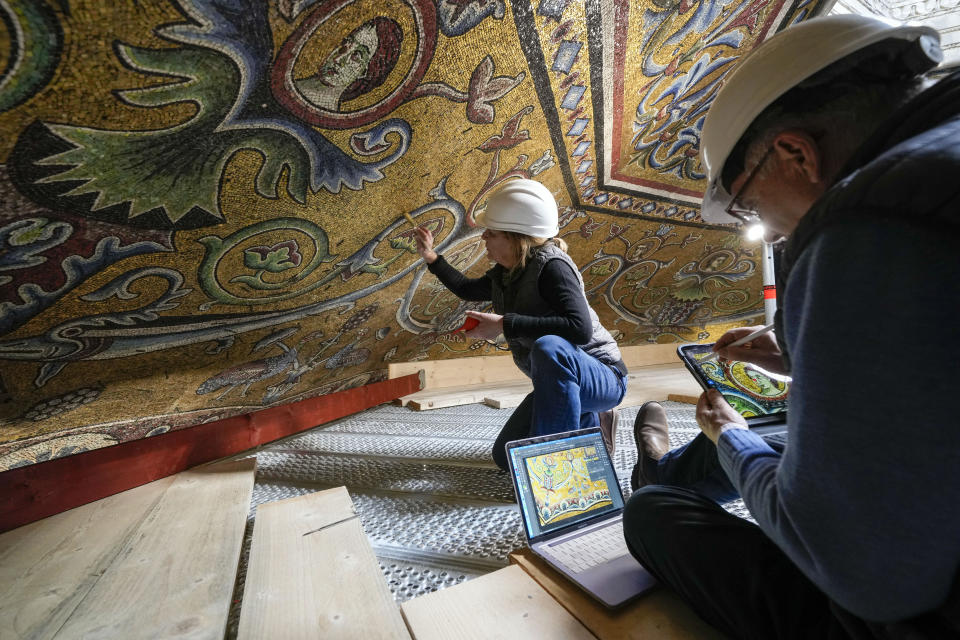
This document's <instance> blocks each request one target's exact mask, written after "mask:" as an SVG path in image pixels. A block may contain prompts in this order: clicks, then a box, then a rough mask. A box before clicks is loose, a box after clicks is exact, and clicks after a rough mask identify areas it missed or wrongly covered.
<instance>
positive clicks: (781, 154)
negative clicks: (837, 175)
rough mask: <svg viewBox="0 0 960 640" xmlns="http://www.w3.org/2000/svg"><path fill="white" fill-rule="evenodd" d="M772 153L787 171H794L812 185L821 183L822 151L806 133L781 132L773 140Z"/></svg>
mask: <svg viewBox="0 0 960 640" xmlns="http://www.w3.org/2000/svg"><path fill="white" fill-rule="evenodd" d="M773 152H774V153H775V154H776V155H777V158H778V159H779V161H780V166H781V167H784V168H785V169H786V170H787V171H796V172H797V173H798V174H799V175H802V176H803V177H804V179H806V180H808V181H809V182H810V183H812V184H817V183H819V182H822V181H823V177H824V176H823V157H822V150H821V148H820V145H818V144H817V141H816V140H815V139H814V138H813V136H811V135H810V134H809V133H807V132H806V131H802V130H800V129H787V130H786V131H781V132H780V133H779V134H777V137H776V138H774V139H773Z"/></svg>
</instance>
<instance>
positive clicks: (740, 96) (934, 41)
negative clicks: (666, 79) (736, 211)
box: [700, 14, 942, 223]
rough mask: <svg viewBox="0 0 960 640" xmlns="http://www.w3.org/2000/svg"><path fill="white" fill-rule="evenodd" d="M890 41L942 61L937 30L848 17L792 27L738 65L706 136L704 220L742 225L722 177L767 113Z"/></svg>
mask: <svg viewBox="0 0 960 640" xmlns="http://www.w3.org/2000/svg"><path fill="white" fill-rule="evenodd" d="M888 39H896V40H910V41H918V42H919V44H920V46H921V47H923V50H924V53H926V54H927V55H928V56H929V57H930V59H931V61H932V63H931V64H930V65H929V67H933V66H935V64H936V62H937V61H939V59H940V58H938V55H939V56H941V57H942V54H940V52H939V46H940V35H939V34H938V33H937V31H936V30H935V29H932V28H930V27H924V26H914V25H899V24H896V25H892V24H891V23H889V22H884V21H883V20H880V19H877V18H868V17H866V16H858V15H852V14H847V15H836V16H827V17H822V18H813V19H811V20H807V21H806V22H802V23H800V24H798V25H795V26H792V27H789V28H787V29H785V30H783V31H781V32H780V33H778V34H776V35H775V36H773V37H772V38H770V39H769V40H767V41H765V42H763V43H762V44H760V45H759V46H758V47H757V48H756V49H754V50H753V51H751V52H750V53H749V54H747V55H746V56H745V57H744V59H743V60H741V61H740V62H739V63H737V65H736V66H735V67H734V68H733V69H732V70H731V71H730V73H729V74H727V77H726V78H725V79H724V83H723V86H722V87H721V89H720V91H719V92H717V96H716V98H714V100H713V104H711V105H710V109H709V110H708V111H707V118H706V120H705V121H704V123H703V131H702V133H701V137H700V160H701V162H702V163H703V167H704V169H706V172H707V191H706V193H705V194H704V196H703V206H702V208H701V211H700V216H701V217H702V218H703V219H704V221H706V222H715V223H728V222H737V220H736V219H735V218H733V217H731V216H730V215H728V214H727V213H726V211H725V208H726V207H727V205H728V204H729V203H730V199H731V197H732V196H731V195H730V194H729V193H728V192H727V190H726V189H725V188H724V186H723V184H722V183H721V180H720V177H721V174H722V173H723V165H724V163H726V161H727V158H728V157H729V156H730V152H731V151H733V148H734V147H735V146H736V144H737V142H738V141H739V140H740V137H741V136H742V135H743V134H744V133H745V132H746V130H747V128H748V127H749V126H750V124H751V123H752V122H753V121H754V120H755V119H756V118H757V116H759V115H760V114H761V113H762V112H763V111H764V109H766V108H767V107H768V106H770V105H771V104H772V103H773V102H775V101H776V100H777V98H779V97H780V96H782V95H783V94H785V93H787V91H789V90H790V89H792V88H794V87H795V86H797V85H798V84H800V83H801V82H803V81H804V80H806V79H807V78H809V77H811V76H813V75H814V74H816V73H817V72H819V71H822V70H823V69H826V68H827V67H829V66H830V65H831V64H833V63H835V62H838V61H840V60H842V59H843V58H846V57H847V56H849V55H852V54H854V53H856V52H857V51H860V50H861V49H864V48H866V47H868V46H870V45H872V44H875V43H878V42H881V41H883V40H888Z"/></svg>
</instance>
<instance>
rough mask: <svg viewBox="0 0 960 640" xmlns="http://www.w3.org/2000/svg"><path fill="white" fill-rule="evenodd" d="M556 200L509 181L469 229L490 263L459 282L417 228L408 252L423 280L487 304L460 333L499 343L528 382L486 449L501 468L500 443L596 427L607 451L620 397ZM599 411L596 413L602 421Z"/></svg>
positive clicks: (621, 376)
mask: <svg viewBox="0 0 960 640" xmlns="http://www.w3.org/2000/svg"><path fill="white" fill-rule="evenodd" d="M557 223H558V219H557V203H556V201H555V200H554V199H553V195H552V194H551V193H550V191H549V190H547V188H546V187H544V186H543V185H542V184H540V183H539V182H535V181H533V180H523V179H517V180H511V181H509V182H507V183H505V184H504V185H503V186H502V187H501V188H500V189H498V190H497V191H496V192H495V193H494V194H493V195H492V196H491V197H490V199H489V200H488V203H487V208H486V211H484V212H481V213H479V214H478V215H477V224H478V225H480V226H482V227H486V229H485V230H484V232H483V235H482V236H481V237H482V238H483V240H484V242H485V243H486V247H487V255H488V256H489V257H490V259H491V260H493V261H494V262H496V265H495V266H494V267H493V268H492V269H490V270H489V271H487V272H486V273H485V274H484V275H483V276H482V277H480V278H467V277H465V276H464V275H463V274H462V273H460V272H459V271H457V270H456V269H455V268H454V267H452V266H450V264H448V263H447V261H446V260H444V259H443V256H441V255H439V254H437V253H436V252H435V251H434V250H433V235H432V234H431V233H430V231H429V230H427V229H425V228H423V227H417V253H419V254H420V256H421V257H423V260H424V262H426V263H427V265H428V268H429V270H430V272H431V273H432V274H434V275H435V276H437V278H438V279H439V280H440V282H442V283H443V284H444V285H445V286H446V287H447V288H448V289H450V291H452V292H453V293H455V294H456V295H457V296H458V297H460V298H461V299H463V300H477V301H480V300H491V301H492V302H493V310H494V311H495V313H479V312H476V311H467V315H468V316H470V317H472V318H476V319H477V320H479V322H480V324H479V326H477V327H476V328H474V329H472V330H471V331H468V332H467V334H466V335H468V336H469V337H472V338H495V337H497V336H498V335H500V334H501V333H502V334H503V335H504V336H505V337H506V339H507V344H508V345H509V346H510V351H511V352H512V353H513V360H514V362H516V364H517V366H518V367H520V370H521V371H523V372H524V373H525V374H527V376H529V377H530V379H531V380H533V393H531V394H530V395H528V396H527V397H526V398H525V399H524V400H523V402H522V403H520V406H519V407H517V409H516V410H515V411H514V412H513V415H511V416H510V419H509V420H507V424H506V425H505V426H504V427H503V430H502V431H501V432H500V435H499V436H498V437H497V441H496V443H494V445H493V460H494V462H496V463H497V466H499V467H500V468H501V469H506V468H507V457H506V451H505V445H506V443H507V442H510V441H512V440H520V439H522V438H527V437H530V436H535V435H544V434H549V433H559V432H561V431H570V430H574V429H578V428H586V427H595V426H600V427H601V428H603V429H604V439H605V440H606V441H607V448H608V449H609V450H610V452H611V454H612V452H613V444H614V442H613V439H614V438H613V436H614V434H613V422H614V414H613V411H612V409H613V407H615V406H617V405H618V404H619V403H620V401H621V400H622V399H623V395H624V393H625V391H626V384H627V382H626V380H627V379H626V375H627V368H626V366H625V365H624V363H623V360H622V358H621V356H620V349H619V348H618V347H617V343H616V342H615V341H614V339H613V337H612V336H611V335H610V333H609V332H608V331H607V330H606V329H604V328H603V326H602V325H601V324H600V321H599V319H598V318H597V314H596V312H594V310H593V309H591V308H590V305H589V304H588V303H587V297H586V294H585V293H584V289H583V279H582V278H581V277H580V272H579V270H578V269H577V265H576V264H575V263H574V262H573V260H572V259H571V258H570V256H568V255H567V253H566V243H565V242H564V241H563V240H561V239H559V238H556V237H554V236H556V235H557V233H559V231H560V229H559V227H558V226H557ZM601 413H602V415H601Z"/></svg>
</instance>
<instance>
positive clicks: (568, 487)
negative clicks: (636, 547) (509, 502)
mask: <svg viewBox="0 0 960 640" xmlns="http://www.w3.org/2000/svg"><path fill="white" fill-rule="evenodd" d="M507 460H508V463H509V465H510V475H511V477H512V478H513V488H514V491H516V493H517V504H519V505H520V513H521V515H522V517H523V526H524V530H525V532H526V534H527V542H528V543H529V545H530V549H531V550H533V552H534V553H535V554H537V555H538V556H540V557H541V558H543V559H544V560H545V561H546V562H547V563H549V564H550V565H551V566H552V567H553V568H555V569H556V570H557V571H559V572H560V573H562V574H563V575H565V576H566V577H567V578H569V579H570V580H572V581H573V582H574V583H576V584H577V585H579V586H580V587H581V588H582V589H583V590H584V591H586V592H587V593H589V594H590V595H591V596H593V597H594V598H596V599H597V600H599V601H600V602H602V603H603V604H605V605H606V606H608V607H618V606H620V605H622V604H624V603H626V602H627V601H629V600H631V599H632V598H634V597H636V596H638V595H640V594H641V593H643V592H645V591H647V590H649V589H650V588H651V587H653V586H655V585H656V580H654V578H653V576H652V575H650V574H649V573H648V572H647V570H646V569H644V568H643V566H641V565H640V563H639V562H637V561H636V560H635V559H634V557H633V556H631V555H630V552H629V551H627V545H626V542H625V541H624V538H623V494H622V493H621V491H620V483H619V482H618V481H617V474H616V472H615V471H614V468H613V463H612V462H611V461H610V456H609V455H608V454H607V449H606V447H605V446H604V445H603V436H602V435H601V434H600V429H599V428H598V427H594V428H591V429H581V430H579V431H568V432H565V433H557V434H553V435H549V436H541V437H536V438H528V439H526V440H516V441H514V442H508V443H507Z"/></svg>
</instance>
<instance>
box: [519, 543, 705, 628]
mask: <svg viewBox="0 0 960 640" xmlns="http://www.w3.org/2000/svg"><path fill="white" fill-rule="evenodd" d="M510 562H512V563H514V564H515V565H517V566H518V568H522V569H523V570H524V571H525V572H527V573H528V574H529V575H530V576H531V577H532V578H533V579H534V580H535V581H536V582H537V583H538V584H539V585H540V586H541V587H543V589H544V590H546V591H547V592H548V593H549V594H550V595H551V596H553V598H554V599H555V600H556V601H557V602H558V603H560V604H561V605H562V606H563V608H564V609H566V610H567V611H569V612H570V613H571V614H572V615H573V616H574V617H575V618H577V620H579V621H580V622H582V623H583V624H584V626H586V627H587V628H588V629H590V631H591V632H592V633H593V634H594V635H595V636H596V637H597V638H599V640H620V639H622V638H623V639H627V640H633V639H636V640H640V639H642V638H644V639H645V638H656V639H657V640H719V639H722V638H723V637H724V636H723V635H722V634H720V633H719V632H718V631H716V630H715V629H714V628H713V627H711V626H709V625H708V624H707V623H706V622H704V621H703V620H702V619H701V618H700V617H699V616H698V615H697V614H696V613H694V612H693V610H692V609H690V607H689V606H687V604H686V603H684V602H683V601H682V600H681V599H680V597H679V596H677V595H676V593H674V592H673V591H671V590H669V589H666V588H662V587H657V588H656V589H654V590H653V591H650V592H648V593H645V594H644V595H642V596H640V597H639V598H638V599H637V600H635V601H634V602H632V603H630V604H628V605H626V606H624V607H622V608H620V609H615V610H610V609H608V608H606V607H604V606H603V605H602V604H600V603H598V602H597V601H596V600H594V599H593V598H591V597H590V596H588V595H587V594H585V593H584V592H583V591H582V590H581V589H580V588H579V587H577V586H576V585H575V584H573V583H572V582H570V581H569V580H567V579H566V578H565V577H563V576H562V575H560V574H559V573H557V572H556V571H555V570H554V569H553V568H552V567H550V565H548V564H547V563H545V562H544V561H543V560H541V559H540V558H538V557H537V556H536V555H535V554H534V553H533V552H531V551H530V550H529V549H523V550H521V551H515V552H514V553H511V554H510Z"/></svg>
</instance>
